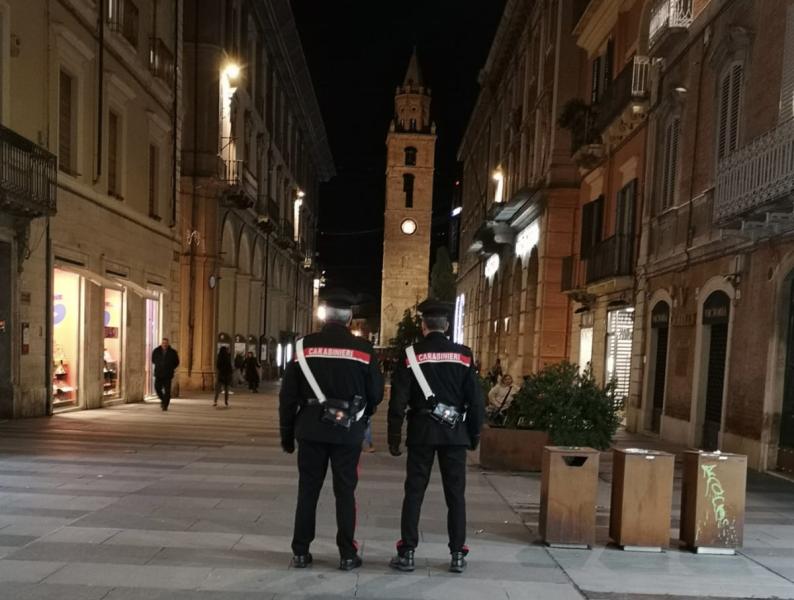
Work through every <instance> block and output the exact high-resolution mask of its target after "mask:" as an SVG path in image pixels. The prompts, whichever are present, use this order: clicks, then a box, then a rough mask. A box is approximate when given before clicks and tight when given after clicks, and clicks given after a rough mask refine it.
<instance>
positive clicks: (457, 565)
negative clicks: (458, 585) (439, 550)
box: [449, 552, 466, 573]
mask: <svg viewBox="0 0 794 600" xmlns="http://www.w3.org/2000/svg"><path fill="white" fill-rule="evenodd" d="M465 570H466V554H465V553H464V552H453V553H452V560H450V561H449V572H450V573H463V571H465Z"/></svg>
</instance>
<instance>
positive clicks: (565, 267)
mask: <svg viewBox="0 0 794 600" xmlns="http://www.w3.org/2000/svg"><path fill="white" fill-rule="evenodd" d="M576 262H577V261H576V257H575V256H566V257H565V258H563V259H562V269H561V277H560V291H561V292H570V291H573V290H575V289H576V287H577V286H576Z"/></svg>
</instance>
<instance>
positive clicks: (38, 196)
mask: <svg viewBox="0 0 794 600" xmlns="http://www.w3.org/2000/svg"><path fill="white" fill-rule="evenodd" d="M57 177H58V162H57V159H56V157H55V156H54V155H53V154H50V153H49V152H47V151H46V150H44V149H43V148H41V147H40V146H37V145H36V144H34V143H33V142H31V141H30V140H28V139H27V138H25V137H23V136H21V135H19V134H18V133H16V132H14V131H12V130H10V129H8V128H6V127H3V126H2V125H0V210H2V211H5V212H9V213H11V214H13V215H16V216H19V217H23V218H34V217H43V216H47V215H54V214H55V207H56V205H55V199H56V189H57Z"/></svg>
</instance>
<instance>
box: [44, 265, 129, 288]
mask: <svg viewBox="0 0 794 600" xmlns="http://www.w3.org/2000/svg"><path fill="white" fill-rule="evenodd" d="M55 268H57V269H61V270H63V271H71V272H72V273H76V274H77V275H80V276H81V277H83V278H84V279H85V280H86V281H90V282H91V283H93V284H94V285H97V286H99V287H106V288H110V289H112V290H121V289H122V286H121V284H120V283H119V282H118V281H116V280H115V279H111V278H110V277H107V276H105V275H100V274H99V273H95V272H94V271H92V270H91V269H87V268H85V267H84V266H80V265H75V264H72V263H70V262H61V261H59V260H57V259H56V260H55Z"/></svg>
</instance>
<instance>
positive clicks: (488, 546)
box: [0, 388, 794, 600]
mask: <svg viewBox="0 0 794 600" xmlns="http://www.w3.org/2000/svg"><path fill="white" fill-rule="evenodd" d="M275 391H276V390H274V389H273V388H268V393H266V394H260V395H257V396H252V395H248V394H240V393H238V394H236V395H235V396H234V398H233V402H232V404H233V406H232V408H231V409H229V410H214V409H212V408H211V406H210V401H209V400H208V398H207V397H206V396H202V397H199V398H195V399H175V400H174V402H173V404H172V410H170V411H169V412H168V413H165V414H164V413H162V411H160V410H159V406H158V405H157V404H156V403H143V404H136V405H123V406H117V407H114V408H110V409H104V410H97V411H85V412H73V413H68V414H63V415H59V416H56V417H53V418H49V419H28V420H22V421H12V422H6V423H0V600H4V599H6V598H8V599H9V600H11V599H14V600H16V599H22V600H25V599H39V598H42V599H43V598H48V599H49V598H52V599H57V600H78V599H80V600H82V599H85V600H100V599H101V600H162V599H166V598H168V599H174V600H253V599H254V598H256V599H257V600H262V599H264V600H270V599H275V598H291V599H296V600H297V599H299V598H312V599H322V598H328V599H334V600H340V599H342V598H345V599H350V598H354V597H355V598H363V599H374V598H387V599H406V600H408V599H410V600H422V599H425V598H429V599H439V600H440V599H444V600H446V599H448V598H453V599H455V600H467V599H469V598H478V599H480V598H486V599H487V600H501V599H505V600H507V599H511V600H516V599H524V598H526V599H529V598H533V599H544V600H545V599H550V600H554V599H558V598H559V599H562V600H575V599H579V598H583V597H587V598H594V599H596V598H598V599H601V600H630V599H631V600H656V599H657V598H660V597H661V596H664V597H665V599H666V600H669V599H670V598H673V597H675V598H686V597H687V596H690V597H696V596H697V597H700V595H701V594H703V595H705V594H711V595H714V596H715V597H723V598H728V597H731V598H736V597H772V596H773V595H778V596H779V597H781V598H794V593H792V586H794V584H792V579H794V572H793V571H794V542H793V541H792V540H794V508H793V507H794V486H792V485H791V484H788V483H786V482H770V481H768V480H767V479H764V478H762V479H760V480H755V479H753V478H752V477H751V492H750V493H749V494H748V522H747V528H746V545H747V548H746V550H745V551H744V553H743V554H742V555H740V556H738V557H732V558H731V559H730V560H728V561H726V560H724V557H699V556H695V555H692V554H690V553H685V552H680V551H671V552H668V553H666V554H664V555H661V556H653V557H651V556H647V555H642V556H641V555H628V554H625V553H622V552H619V551H617V550H614V549H612V548H603V547H599V548H597V549H596V550H593V551H590V552H582V553H578V554H577V553H576V552H575V551H573V552H572V551H567V552H561V551H557V550H552V551H549V550H548V549H547V548H545V547H543V546H541V545H538V544H537V543H536V540H537V516H538V496H539V478H538V477H537V476H531V477H524V476H520V477H510V476H509V475H503V474H492V473H487V474H486V473H483V472H482V471H481V470H480V469H479V467H478V466H477V454H476V453H474V454H471V455H470V457H469V464H470V467H471V468H470V472H469V481H468V490H467V500H468V503H467V508H468V513H469V545H470V546H471V547H472V552H471V555H470V561H469V569H468V571H467V572H466V573H465V574H464V575H462V576H458V575H452V574H450V573H448V572H447V570H446V568H447V562H448V550H447V547H446V542H447V539H446V517H445V505H444V500H443V494H442V490H441V486H440V480H439V477H438V474H437V473H436V474H435V475H434V477H433V479H432V480H431V483H430V486H429V487H428V491H427V496H426V501H425V504H424V506H423V511H422V522H421V532H420V535H421V544H420V547H419V549H418V550H417V570H416V571H415V572H414V573H413V574H398V573H395V572H394V571H392V570H391V569H389V567H388V559H389V558H390V557H391V555H392V554H393V552H394V542H395V540H396V538H397V537H398V536H399V512H400V505H401V503H402V488H403V478H404V468H405V467H404V464H405V463H404V458H401V459H395V458H392V457H390V456H388V455H387V453H385V452H383V451H379V452H376V453H375V454H365V455H363V456H362V469H361V482H360V485H359V489H358V493H357V498H358V505H359V515H358V531H357V537H358V538H359V541H360V544H361V546H360V548H361V549H360V553H361V555H362V557H363V558H364V561H365V565H364V567H363V568H362V569H360V570H359V571H358V572H354V573H341V572H339V571H337V570H336V566H337V562H338V556H337V551H336V547H335V545H334V542H333V540H334V535H335V524H334V523H333V514H334V509H333V494H332V492H331V486H330V479H329V481H327V482H326V486H325V489H324V491H323V494H322V496H321V501H320V506H319V511H320V512H319V514H320V515H321V516H320V518H319V519H318V539H317V540H316V542H315V543H314V545H313V547H312V552H313V554H314V556H315V565H314V566H313V568H311V569H308V570H306V571H299V570H293V569H291V568H289V560H290V554H291V553H290V548H289V546H290V539H291V534H292V522H293V518H294V513H293V511H294V506H295V495H296V470H295V456H287V455H284V454H283V453H282V452H281V451H280V448H279V445H278V429H277V419H276V411H275V406H276V399H275V395H274V393H275ZM374 430H375V431H374V434H375V441H376V445H378V447H379V448H385V446H384V445H383V440H384V439H385V412H381V413H379V415H378V416H377V417H376V420H375V427H374ZM605 464H606V466H605V470H604V472H603V473H602V478H603V481H602V486H601V488H602V489H600V490H599V504H601V505H602V508H601V509H600V511H599V525H600V528H599V536H600V539H602V540H603V539H604V536H605V528H606V523H607V519H608V510H607V509H606V508H605V507H606V506H607V505H608V501H609V489H608V481H609V475H610V473H609V463H608V461H607V462H606V463H605ZM754 484H756V485H755V487H753V485H754ZM673 526H675V523H674V524H673ZM675 533H676V532H675V531H674V530H671V535H672V536H675ZM743 594H746V595H743Z"/></svg>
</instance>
